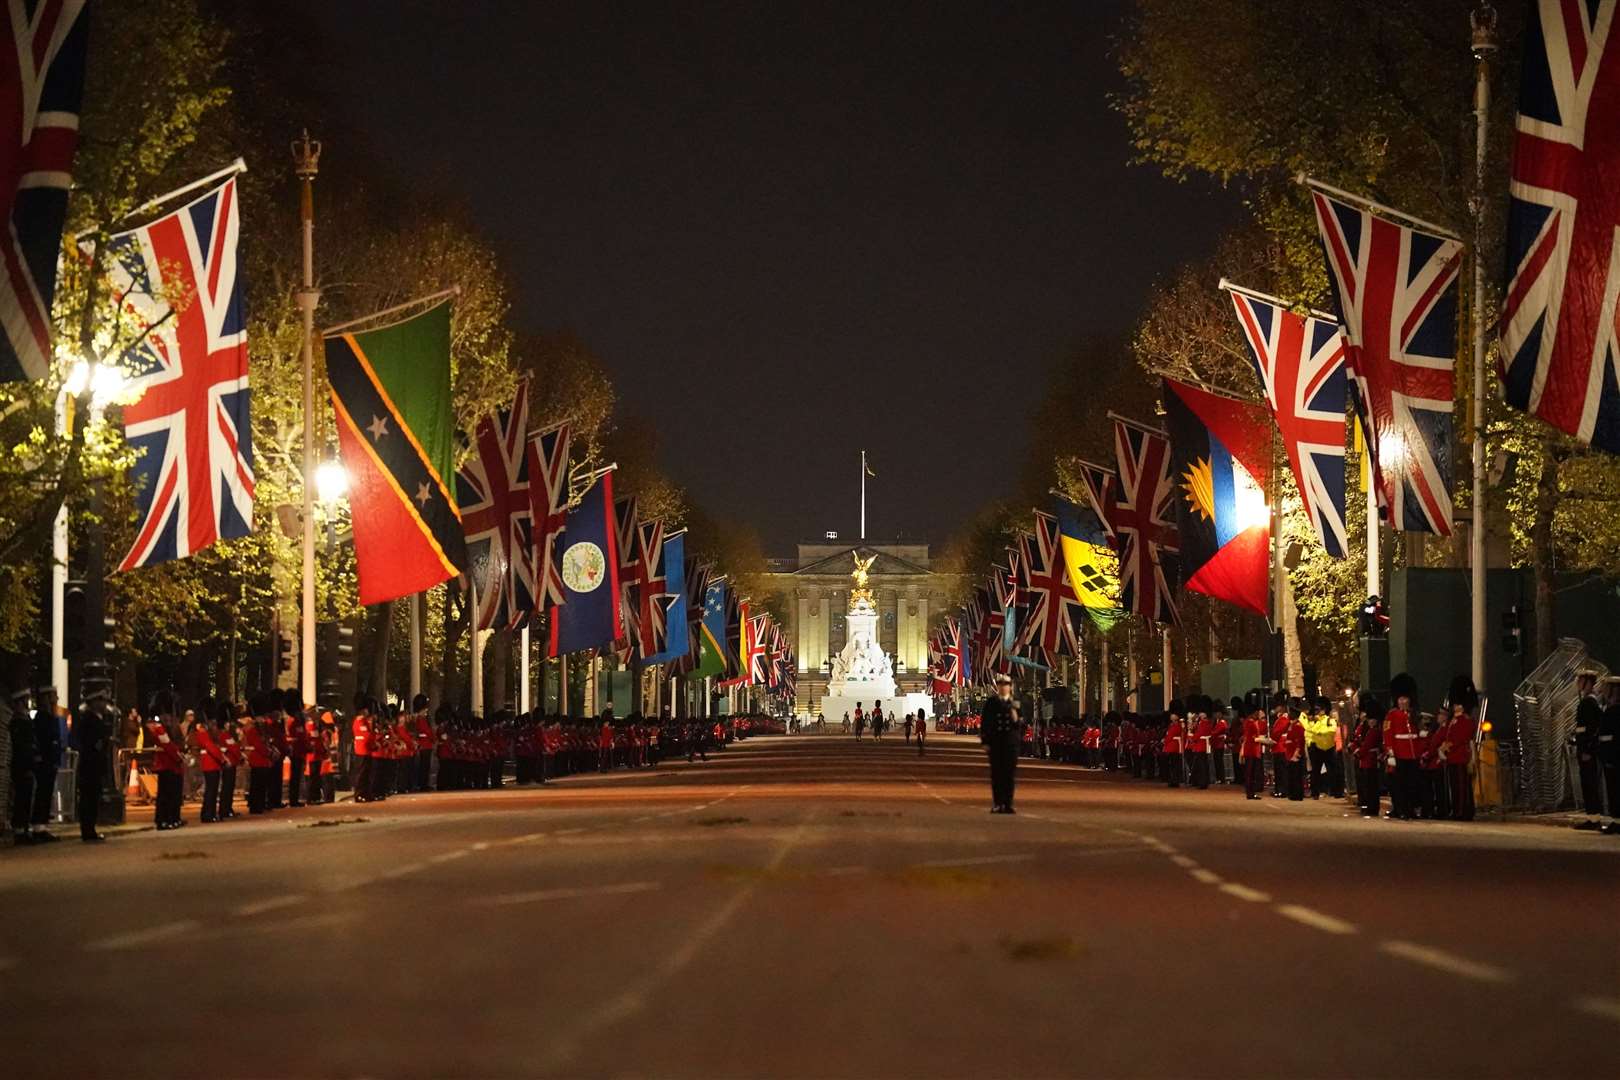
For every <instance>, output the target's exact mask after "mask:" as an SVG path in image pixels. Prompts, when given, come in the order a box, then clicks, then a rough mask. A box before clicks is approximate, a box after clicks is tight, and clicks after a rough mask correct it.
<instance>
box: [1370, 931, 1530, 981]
mask: <svg viewBox="0 0 1620 1080" xmlns="http://www.w3.org/2000/svg"><path fill="white" fill-rule="evenodd" d="M1378 950H1379V951H1380V952H1383V953H1387V954H1389V955H1390V956H1398V957H1400V958H1401V959H1402V960H1410V961H1412V962H1413V963H1415V964H1422V965H1424V966H1425V967H1432V968H1434V969H1435V970H1436V971H1444V972H1445V973H1446V974H1448V975H1460V976H1462V977H1463V978H1465V979H1473V980H1475V981H1476V982H1489V983H1507V982H1512V981H1513V974H1512V972H1509V971H1505V970H1503V969H1502V968H1499V967H1496V966H1494V965H1492V964H1482V963H1480V962H1479V961H1477V960H1468V959H1466V958H1464V957H1461V956H1456V955H1453V954H1452V953H1448V952H1446V951H1445V950H1444V949H1435V948H1431V947H1430V946H1428V945H1418V944H1415V943H1413V942H1410V941H1386V942H1383V943H1382V944H1380V945H1379V946H1378Z"/></svg>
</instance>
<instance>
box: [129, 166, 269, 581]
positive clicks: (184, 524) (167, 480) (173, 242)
mask: <svg viewBox="0 0 1620 1080" xmlns="http://www.w3.org/2000/svg"><path fill="white" fill-rule="evenodd" d="M239 229H240V222H239V220H238V217H237V201H236V180H235V179H234V178H233V179H230V180H227V181H225V182H224V183H223V184H221V185H220V186H219V187H217V188H215V189H214V190H213V191H210V192H209V193H208V194H206V195H203V196H201V197H200V198H198V199H196V200H194V201H192V202H190V203H188V204H187V205H185V206H182V207H181V208H180V209H178V210H176V211H174V212H173V213H170V214H165V215H164V216H163V217H161V218H158V219H157V220H156V221H154V222H152V223H151V224H149V225H143V226H141V227H140V228H138V229H132V230H130V231H129V232H123V233H119V234H117V235H116V236H113V237H112V238H111V239H110V240H109V241H108V243H107V257H108V270H107V277H108V280H109V282H110V284H111V286H112V289H113V291H114V295H115V296H118V297H121V298H122V301H123V308H124V315H125V316H126V317H127V318H129V319H132V320H135V321H137V322H139V323H140V324H141V325H142V326H143V327H144V329H143V331H142V337H141V339H140V340H139V341H138V342H137V343H136V344H135V346H134V347H133V348H131V349H130V350H129V353H128V356H129V360H130V363H131V365H132V367H133V372H132V374H131V377H130V380H129V390H130V393H131V394H132V395H138V396H136V398H135V402H134V404H132V405H129V406H127V407H126V408H125V409H124V437H125V439H126V440H127V441H128V442H129V444H130V446H131V447H132V448H134V449H135V450H136V451H137V452H138V453H139V457H138V458H137V460H136V462H135V466H134V470H133V479H134V482H135V485H134V486H135V492H136V494H135V501H136V508H137V510H138V511H139V514H140V517H139V524H138V525H137V526H136V530H135V541H134V543H133V544H131V545H130V549H129V553H128V554H127V555H125V556H124V559H123V561H122V562H121V563H119V565H118V569H120V570H132V569H134V568H135V567H138V566H151V565H153V564H155V563H160V562H166V561H168V560H170V559H181V558H184V557H186V556H187V555H191V554H194V553H196V552H198V551H201V550H202V549H204V548H206V547H208V546H209V545H210V544H213V543H214V542H215V541H216V540H221V539H227V538H231V537H237V536H246V535H247V534H248V533H250V532H251V531H253V430H252V427H251V425H250V424H249V423H248V415H249V409H248V406H249V393H248V350H247V321H246V318H245V316H244V314H243V311H242V282H241V280H240V278H239V277H238V275H237V269H238V267H237V260H236V242H237V235H238V232H239Z"/></svg>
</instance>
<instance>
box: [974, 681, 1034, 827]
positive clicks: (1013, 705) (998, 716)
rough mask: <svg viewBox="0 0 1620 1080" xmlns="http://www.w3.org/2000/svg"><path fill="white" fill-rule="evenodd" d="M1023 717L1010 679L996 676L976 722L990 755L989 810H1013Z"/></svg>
mask: <svg viewBox="0 0 1620 1080" xmlns="http://www.w3.org/2000/svg"><path fill="white" fill-rule="evenodd" d="M1023 728H1024V722H1023V718H1022V717H1020V716H1019V712H1018V703H1017V702H1015V701H1014V700H1013V696H1012V679H1010V678H1008V677H1007V676H1006V675H997V676H996V693H995V696H994V697H992V698H991V699H990V700H989V701H987V702H985V705H984V713H983V716H982V718H981V719H980V722H979V741H980V742H982V743H984V748H985V750H986V752H987V753H988V755H989V758H990V804H991V805H990V812H991V813H992V814H1013V813H1017V811H1015V810H1014V809H1013V804H1012V802H1013V791H1014V789H1015V787H1016V785H1017V782H1018V748H1019V746H1020V744H1021V743H1022V741H1023Z"/></svg>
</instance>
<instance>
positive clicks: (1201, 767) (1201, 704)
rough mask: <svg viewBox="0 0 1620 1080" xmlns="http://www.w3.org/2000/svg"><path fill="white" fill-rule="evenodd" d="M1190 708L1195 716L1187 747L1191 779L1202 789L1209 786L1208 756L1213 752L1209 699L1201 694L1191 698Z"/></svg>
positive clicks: (1213, 725) (1212, 727) (1212, 725)
mask: <svg viewBox="0 0 1620 1080" xmlns="http://www.w3.org/2000/svg"><path fill="white" fill-rule="evenodd" d="M1191 708H1192V710H1193V712H1194V713H1195V714H1196V717H1197V718H1196V720H1195V721H1194V723H1193V729H1192V742H1191V743H1189V744H1188V747H1187V749H1188V751H1189V754H1188V756H1189V759H1190V760H1191V762H1192V776H1191V781H1192V786H1193V787H1195V788H1198V789H1199V790H1203V789H1205V788H1207V787H1209V765H1210V757H1211V755H1213V754H1214V752H1215V721H1214V720H1212V719H1210V716H1209V710H1210V702H1209V699H1208V698H1206V697H1204V696H1203V695H1202V694H1200V695H1198V696H1197V697H1194V698H1193V699H1192V705H1191Z"/></svg>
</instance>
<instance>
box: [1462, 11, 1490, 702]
mask: <svg viewBox="0 0 1620 1080" xmlns="http://www.w3.org/2000/svg"><path fill="white" fill-rule="evenodd" d="M1469 23H1470V26H1471V29H1472V34H1473V38H1472V46H1473V52H1474V67H1475V72H1476V74H1475V82H1474V198H1473V200H1472V202H1473V206H1472V207H1471V209H1472V210H1473V212H1474V298H1473V303H1472V304H1471V305H1470V307H1471V308H1472V314H1473V323H1474V326H1473V330H1474V402H1473V404H1474V415H1473V426H1474V440H1473V442H1474V447H1473V449H1474V461H1473V465H1474V506H1473V510H1474V527H1473V529H1472V531H1471V534H1470V536H1469V538H1468V540H1469V561H1470V563H1471V564H1472V565H1471V566H1470V570H1471V571H1472V574H1471V577H1472V582H1471V583H1472V586H1473V612H1472V616H1473V617H1472V620H1471V621H1472V624H1473V642H1472V645H1473V648H1472V653H1471V659H1472V665H1471V666H1472V670H1473V676H1474V687H1475V689H1477V690H1480V691H1483V690H1484V689H1485V580H1486V577H1485V263H1484V260H1483V259H1481V258H1480V252H1481V251H1483V250H1484V247H1483V239H1484V238H1483V236H1482V235H1481V234H1482V233H1483V231H1484V228H1485V157H1486V145H1487V144H1486V135H1487V132H1486V127H1487V120H1488V119H1489V116H1490V110H1491V56H1492V55H1493V54H1494V53H1495V52H1496V11H1495V9H1493V8H1492V7H1491V6H1490V5H1489V4H1481V5H1480V6H1478V7H1477V8H1475V10H1474V11H1473V12H1472V14H1471V15H1470V16H1469Z"/></svg>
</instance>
